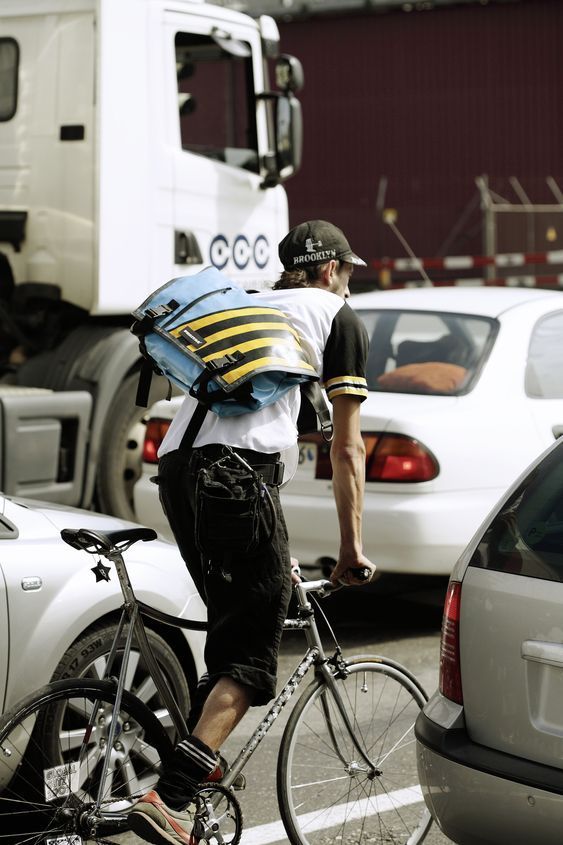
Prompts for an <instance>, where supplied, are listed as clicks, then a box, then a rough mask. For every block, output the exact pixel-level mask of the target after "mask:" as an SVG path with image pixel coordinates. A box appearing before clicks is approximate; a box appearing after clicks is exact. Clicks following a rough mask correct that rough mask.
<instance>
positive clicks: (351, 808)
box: [277, 655, 432, 845]
mask: <svg viewBox="0 0 563 845" xmlns="http://www.w3.org/2000/svg"><path fill="white" fill-rule="evenodd" d="M346 664H347V667H348V674H347V675H346V677H345V678H339V679H337V680H336V683H337V684H338V690H339V692H340V697H341V698H342V701H343V702H344V705H345V708H346V712H347V714H348V717H349V719H350V722H351V724H352V726H353V728H354V734H355V736H356V738H357V740H358V741H359V742H360V744H361V746H362V748H363V750H364V752H365V753H366V755H367V756H368V758H369V759H370V760H372V761H373V763H374V766H375V767H376V769H377V771H376V772H375V774H373V773H369V772H368V767H367V765H366V764H365V763H364V761H363V760H362V758H361V755H360V754H359V753H358V751H357V749H356V748H355V747H354V744H353V742H352V740H351V738H350V735H349V733H348V731H347V730H346V728H345V727H344V723H343V720H342V716H341V715H340V713H339V712H338V711H337V709H336V703H335V700H334V696H333V694H332V693H331V691H330V688H329V686H328V685H327V684H326V682H325V681H324V680H323V679H322V678H320V677H318V678H316V679H315V680H314V681H313V682H312V683H311V684H310V685H309V686H308V687H307V689H306V690H305V691H304V692H303V694H302V695H301V696H300V698H299V700H298V701H297V704H296V705H295V707H294V708H293V711H292V713H291V715H290V717H289V720H288V722H287V725H286V728H285V731H284V734H283V737H282V740H281V744H280V753H279V757H278V767H277V790H278V802H279V808H280V814H281V818H282V821H283V824H284V827H285V829H286V832H287V835H288V838H289V841H290V842H291V843H292V845H328V843H332V842H335V841H338V842H342V843H346V845H360V843H361V845H367V843H369V845H384V843H385V845H418V843H420V842H422V841H423V839H424V837H425V836H426V834H427V833H428V830H429V828H430V825H431V823H432V819H431V816H430V813H429V812H428V810H427V809H426V807H425V805H424V801H423V798H422V793H421V791H420V787H419V785H418V775H417V767H416V755H415V740H414V722H415V720H416V717H417V715H418V713H419V711H420V709H421V708H422V706H423V705H424V703H425V701H426V694H425V693H424V691H423V690H422V689H421V688H419V686H420V685H419V684H415V683H413V681H412V680H411V679H410V677H409V676H408V675H406V674H404V673H403V672H402V671H400V668H398V667H397V665H391V664H389V663H385V662H382V659H381V658H380V657H370V656H367V655H360V656H358V657H352V658H348V659H347V660H346ZM326 713H328V714H329V719H328V721H327V715H326ZM329 723H330V724H329Z"/></svg>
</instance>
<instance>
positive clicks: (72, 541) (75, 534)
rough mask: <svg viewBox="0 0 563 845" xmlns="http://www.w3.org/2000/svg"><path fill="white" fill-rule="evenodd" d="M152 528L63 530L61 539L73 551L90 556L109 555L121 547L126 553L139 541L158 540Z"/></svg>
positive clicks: (120, 549)
mask: <svg viewBox="0 0 563 845" xmlns="http://www.w3.org/2000/svg"><path fill="white" fill-rule="evenodd" d="M156 536H157V535H156V531H153V529H152V528H122V529H120V530H118V531H106V532H104V533H102V532H101V531H91V530H90V529H89V528H63V530H62V531H61V537H62V539H63V540H64V541H65V543H68V545H69V546H72V548H73V549H81V550H82V551H85V552H88V553H89V554H107V553H108V552H111V551H113V550H114V549H116V548H117V547H118V546H119V549H118V551H125V550H126V549H128V548H129V547H130V546H132V545H133V543H136V542H137V540H142V541H143V542H146V541H147V540H155V539H156Z"/></svg>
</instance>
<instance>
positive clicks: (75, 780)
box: [0, 679, 172, 845]
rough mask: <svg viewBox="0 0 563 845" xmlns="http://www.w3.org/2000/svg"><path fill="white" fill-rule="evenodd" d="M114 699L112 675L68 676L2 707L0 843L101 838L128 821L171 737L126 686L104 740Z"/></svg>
mask: <svg viewBox="0 0 563 845" xmlns="http://www.w3.org/2000/svg"><path fill="white" fill-rule="evenodd" d="M114 704H115V685H114V684H113V683H111V682H109V681H95V680H78V679H73V680H68V681H57V682H55V683H52V684H48V685H47V686H45V687H43V688H42V689H41V690H38V691H37V692H36V693H33V694H32V695H30V696H28V697H27V698H25V699H23V700H22V701H21V702H19V703H18V704H17V705H16V706H15V707H14V708H12V709H11V710H10V711H9V712H7V713H5V714H4V716H3V717H2V719H1V720H0V831H1V836H0V841H1V842H2V845H20V843H22V842H25V843H26V845H46V843H48V842H49V843H50V842H53V843H56V845H59V843H61V845H62V843H65V845H67V843H68V845H75V843H82V841H84V842H86V840H87V841H88V842H101V841H108V840H107V837H108V836H113V835H116V834H118V833H119V832H120V831H123V830H126V829H127V827H128V825H127V816H126V813H127V810H128V809H129V808H130V806H131V804H132V802H133V801H134V800H135V799H136V798H138V797H139V796H140V795H142V794H143V793H145V792H146V791H147V790H148V789H150V788H151V787H152V786H153V785H154V783H155V781H156V779H157V777H158V774H159V771H160V765H161V760H164V759H166V758H167V757H168V755H169V754H170V753H171V751H172V745H171V743H170V740H169V739H168V737H167V734H166V732H165V730H164V728H163V727H162V725H161V724H160V722H159V721H158V719H157V718H156V716H155V715H154V714H153V713H152V711H151V710H149V708H148V707H146V705H144V704H143V703H142V702H141V701H140V700H139V699H138V698H135V696H133V695H131V693H129V692H127V691H125V692H124V694H123V700H122V703H121V708H120V711H119V713H118V714H117V718H118V723H117V731H116V735H115V740H114V743H113V747H112V748H109V747H108V745H107V741H106V740H107V735H108V730H109V724H110V721H111V718H112V716H113V713H114ZM92 715H95V719H94V720H93V723H92V724H91V725H90V722H91V716H92ZM89 725H90V726H89ZM107 755H109V772H108V775H107V777H106V779H105V783H104V788H103V803H102V807H101V812H99V813H97V812H95V807H94V802H95V801H96V798H97V796H98V789H99V785H100V779H101V766H102V762H103V759H104V757H105V756H107Z"/></svg>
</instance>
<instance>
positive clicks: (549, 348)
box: [525, 311, 563, 399]
mask: <svg viewBox="0 0 563 845" xmlns="http://www.w3.org/2000/svg"><path fill="white" fill-rule="evenodd" d="M525 384H526V393H527V395H528V396H532V397H534V398H535V399H563V311H559V312H557V313H556V314H549V315H548V316H547V317H542V319H541V320H538V322H537V323H536V326H535V327H534V331H533V333H532V337H531V340H530V348H529V350H528V362H527V365H526V382H525Z"/></svg>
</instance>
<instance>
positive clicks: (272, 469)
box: [193, 443, 285, 487]
mask: <svg viewBox="0 0 563 845" xmlns="http://www.w3.org/2000/svg"><path fill="white" fill-rule="evenodd" d="M229 448H232V450H233V452H236V453H237V455H240V457H241V458H242V459H243V460H245V461H246V462H247V464H249V465H250V466H251V467H252V469H254V470H256V472H257V473H258V474H259V475H261V476H262V480H263V481H264V484H270V485H272V486H273V487H278V486H279V485H280V484H281V483H282V481H283V474H284V470H285V464H284V463H283V461H280V453H279V452H271V453H265V452H255V451H254V450H253V449H239V448H237V447H234V446H231V447H229ZM193 451H194V452H196V453H199V454H200V455H202V456H203V457H204V458H207V460H211V461H217V460H219V459H220V458H223V457H225V449H224V447H223V446H222V445H221V444H220V443H210V444H208V445H206V446H196V447H195V448H194V450H193Z"/></svg>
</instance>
